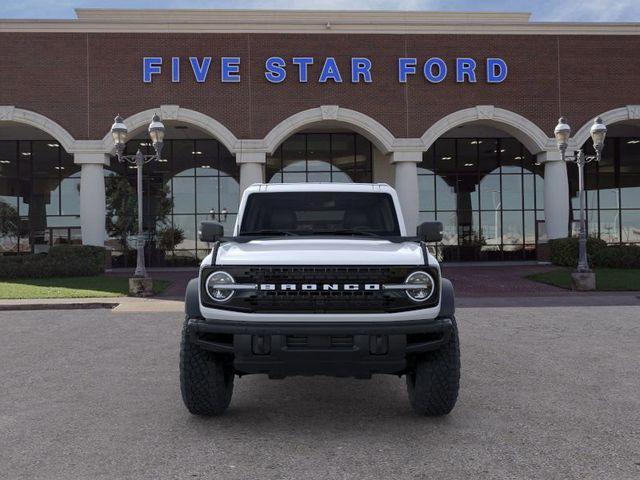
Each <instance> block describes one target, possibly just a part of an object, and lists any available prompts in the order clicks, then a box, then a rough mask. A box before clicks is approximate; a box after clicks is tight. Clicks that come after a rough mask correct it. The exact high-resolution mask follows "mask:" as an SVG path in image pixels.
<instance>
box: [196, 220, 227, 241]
mask: <svg viewBox="0 0 640 480" xmlns="http://www.w3.org/2000/svg"><path fill="white" fill-rule="evenodd" d="M223 235H224V227H223V226H222V224H221V223H218V222H210V221H207V222H200V230H199V231H198V237H199V238H200V241H201V242H209V243H213V242H217V241H218V240H220V237H222V236H223Z"/></svg>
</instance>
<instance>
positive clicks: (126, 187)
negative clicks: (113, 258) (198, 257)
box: [105, 176, 173, 251]
mask: <svg viewBox="0 0 640 480" xmlns="http://www.w3.org/2000/svg"><path fill="white" fill-rule="evenodd" d="M105 190H106V197H107V221H106V226H107V231H108V232H109V235H111V236H112V237H115V238H117V239H118V241H119V242H120V245H121V247H122V250H123V251H127V250H128V249H129V244H128V241H127V239H128V237H129V236H130V235H135V234H137V232H138V202H137V195H136V191H135V189H134V188H133V186H132V185H131V184H130V183H129V180H128V179H127V178H126V177H123V176H112V177H108V178H107V179H106V182H105ZM150 195H151V205H152V208H151V218H149V219H147V221H150V222H151V226H150V228H149V230H150V232H149V233H150V238H153V237H154V236H155V226H156V225H157V224H158V223H163V224H164V223H166V221H167V217H168V216H169V214H170V213H171V209H172V208H173V199H172V198H171V197H170V196H169V189H168V187H167V186H166V185H163V186H162V187H160V188H155V189H154V190H153V191H151V192H150Z"/></svg>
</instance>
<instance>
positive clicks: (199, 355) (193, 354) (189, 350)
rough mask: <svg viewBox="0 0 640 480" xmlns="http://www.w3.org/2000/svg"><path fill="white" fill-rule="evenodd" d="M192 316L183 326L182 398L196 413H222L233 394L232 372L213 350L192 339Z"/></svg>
mask: <svg viewBox="0 0 640 480" xmlns="http://www.w3.org/2000/svg"><path fill="white" fill-rule="evenodd" d="M188 322H189V319H188V318H187V319H186V320H185V322H184V325H183V327H182V342H181V344H180V390H181V392H182V401H183V402H184V404H185V406H186V407H187V409H188V410H189V412H191V413H192V414H194V415H202V416H213V415H220V414H222V413H224V411H225V410H226V409H227V407H228V406H229V402H231V394H232V393H233V371H232V370H231V368H230V367H228V366H226V365H225V364H224V362H223V361H222V359H221V358H220V357H219V356H217V355H215V354H214V353H212V352H208V351H206V350H203V349H202V348H200V347H198V346H197V345H194V344H193V343H192V342H191V341H190V340H189V326H188Z"/></svg>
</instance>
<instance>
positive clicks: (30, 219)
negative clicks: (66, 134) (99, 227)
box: [0, 140, 80, 253]
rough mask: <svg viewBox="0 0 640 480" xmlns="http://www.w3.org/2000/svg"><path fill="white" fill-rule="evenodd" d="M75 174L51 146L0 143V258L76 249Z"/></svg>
mask: <svg viewBox="0 0 640 480" xmlns="http://www.w3.org/2000/svg"><path fill="white" fill-rule="evenodd" d="M79 170H80V169H79V166H77V165H75V164H74V163H73V157H72V156H71V155H69V154H68V153H67V152H65V151H64V149H63V148H62V147H61V146H60V144H59V143H58V142H57V141H55V140H34V141H30V140H20V141H12V140H3V141H0V214H1V215H2V222H3V225H9V227H10V228H9V229H8V231H7V232H6V234H5V235H3V236H2V237H1V238H0V253H3V252H12V253H23V252H24V253H29V252H45V251H47V250H48V248H49V247H50V246H51V245H54V244H59V243H70V242H72V241H75V242H76V243H77V239H76V235H75V233H74V234H72V233H71V232H72V231H73V232H76V233H77V230H78V228H77V227H78V226H79V209H80V208H79V205H80V201H79Z"/></svg>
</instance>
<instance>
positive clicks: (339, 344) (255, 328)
mask: <svg viewBox="0 0 640 480" xmlns="http://www.w3.org/2000/svg"><path fill="white" fill-rule="evenodd" d="M451 329H452V323H451V320H450V319H449V318H436V319H432V320H418V321H410V322H375V323H373V322H370V323H363V322H358V323H341V324H337V325H334V324H330V323H327V322H299V323H286V324H283V323H276V322H229V321H218V320H204V319H191V320H189V328H188V331H189V339H190V341H191V342H193V343H195V344H196V345H198V346H200V347H201V348H203V349H205V350H209V351H212V352H215V353H219V354H226V355H228V356H229V357H232V358H233V366H234V369H235V370H236V373H238V374H240V375H243V374H249V373H264V374H267V375H269V376H270V377H272V378H283V377H286V376H291V375H330V376H337V377H357V378H369V377H370V376H371V375H372V374H374V373H394V374H402V373H404V372H405V371H406V369H407V366H408V365H409V363H410V361H411V357H412V356H415V355H416V354H420V353H423V352H428V351H432V350H437V349H438V348H440V346H441V345H442V344H443V343H444V342H446V341H447V340H448V338H449V334H450V332H451Z"/></svg>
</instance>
